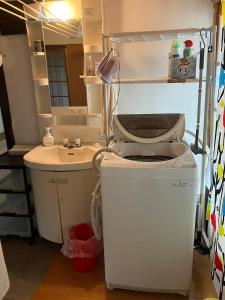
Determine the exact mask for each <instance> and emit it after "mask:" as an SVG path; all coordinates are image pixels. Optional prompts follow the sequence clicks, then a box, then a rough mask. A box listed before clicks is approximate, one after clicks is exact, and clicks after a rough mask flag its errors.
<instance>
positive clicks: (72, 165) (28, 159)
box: [24, 145, 99, 171]
mask: <svg viewBox="0 0 225 300" xmlns="http://www.w3.org/2000/svg"><path fill="white" fill-rule="evenodd" d="M98 149H99V148H98V147H95V146H93V145H87V146H82V147H80V148H72V149H68V148H65V147H63V146H60V145H56V146H52V147H45V146H38V147H36V148H34V149H33V150H31V151H30V152H29V153H27V154H26V155H25V156H24V163H25V165H26V166H27V167H29V168H32V169H36V170H44V171H69V170H70V171H72V170H81V169H89V168H92V167H93V166H92V158H93V156H94V154H95V152H96V151H97V150H98Z"/></svg>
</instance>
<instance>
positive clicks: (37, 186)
mask: <svg viewBox="0 0 225 300" xmlns="http://www.w3.org/2000/svg"><path fill="white" fill-rule="evenodd" d="M31 179H32V185H33V192H34V203H35V210H36V215H37V223H38V229H39V233H40V235H41V236H43V237H44V238H46V239H47V240H50V241H53V242H56V243H62V228H61V221H60V212H59V201H58V194H57V186H56V178H55V173H54V172H47V171H38V170H31Z"/></svg>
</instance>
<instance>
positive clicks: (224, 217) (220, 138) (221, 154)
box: [207, 1, 225, 300]
mask: <svg viewBox="0 0 225 300" xmlns="http://www.w3.org/2000/svg"><path fill="white" fill-rule="evenodd" d="M214 2H215V1H214ZM222 11H223V34H222V42H221V52H222V53H221V66H220V74H219V90H218V98H217V117H216V125H215V141H214V159H213V174H212V186H211V189H210V194H209V202H208V210H207V214H208V219H209V220H210V228H209V231H210V232H211V233H212V234H211V237H210V238H211V242H212V249H211V261H212V279H213V282H214V286H215V288H216V291H217V294H218V297H219V299H220V300H225V149H224V147H225V96H224V89H225V59H224V47H225V43H224V37H225V35H224V33H225V29H224V20H225V14H224V12H225V2H223V3H222ZM214 21H215V19H214Z"/></svg>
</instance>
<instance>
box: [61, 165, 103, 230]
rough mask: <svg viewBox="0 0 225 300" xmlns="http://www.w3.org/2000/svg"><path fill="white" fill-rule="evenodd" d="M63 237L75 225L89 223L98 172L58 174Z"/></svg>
mask: <svg viewBox="0 0 225 300" xmlns="http://www.w3.org/2000/svg"><path fill="white" fill-rule="evenodd" d="M56 178H57V183H58V194H59V204H60V213H61V222H62V229H63V235H65V232H66V231H67V230H68V229H69V228H70V227H72V226H73V225H76V224H80V223H89V222H90V221H91V217H90V203H91V194H92V192H93V190H94V188H95V185H96V183H97V180H98V175H97V172H96V170H94V169H88V170H79V171H73V172H57V173H56Z"/></svg>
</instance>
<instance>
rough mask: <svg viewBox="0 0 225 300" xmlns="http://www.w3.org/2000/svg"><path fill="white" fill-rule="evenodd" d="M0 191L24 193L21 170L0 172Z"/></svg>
mask: <svg viewBox="0 0 225 300" xmlns="http://www.w3.org/2000/svg"><path fill="white" fill-rule="evenodd" d="M0 189H8V190H13V191H24V189H25V187H24V180H23V171H22V170H17V169H14V170H3V169H2V170H0Z"/></svg>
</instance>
